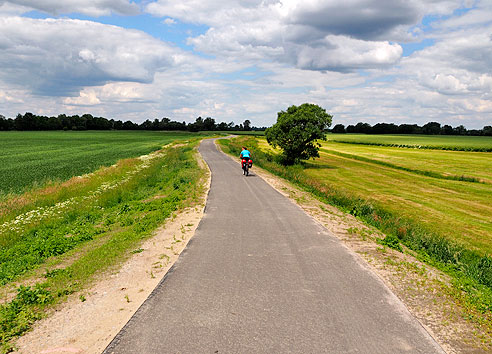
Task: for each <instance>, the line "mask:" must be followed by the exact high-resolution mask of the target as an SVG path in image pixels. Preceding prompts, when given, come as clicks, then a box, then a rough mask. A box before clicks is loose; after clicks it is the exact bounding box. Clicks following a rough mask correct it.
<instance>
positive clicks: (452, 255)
mask: <svg viewBox="0 0 492 354" xmlns="http://www.w3.org/2000/svg"><path fill="white" fill-rule="evenodd" d="M343 137H345V135H343ZM358 137H359V141H357V143H356V144H347V143H335V142H333V141H329V142H325V143H323V147H322V150H321V151H320V155H321V156H320V158H319V159H316V160H314V161H312V160H311V161H309V162H306V163H304V164H302V165H296V166H291V167H287V168H286V167H283V166H280V165H279V164H277V163H276V162H275V160H276V158H275V155H276V153H278V151H274V150H273V149H271V148H270V146H269V145H268V144H267V143H266V141H265V140H264V139H253V138H238V139H235V140H232V141H221V144H223V145H224V147H225V149H226V150H229V151H230V152H231V153H232V154H234V155H235V154H238V153H239V150H240V146H241V145H247V146H248V147H252V150H253V153H254V159H255V162H256V163H257V164H258V165H259V166H260V167H263V168H266V169H267V170H269V171H271V172H273V173H275V174H277V175H279V176H281V177H284V178H286V179H288V180H290V181H292V182H294V183H296V184H297V185H299V186H300V187H302V188H304V189H305V190H308V191H310V192H312V193H313V194H315V195H316V196H317V197H318V198H320V199H321V200H323V201H325V202H328V203H330V204H332V205H335V206H337V207H338V208H340V209H341V210H343V211H345V212H349V213H351V214H353V215H355V216H356V217H358V218H359V219H360V220H362V221H364V222H366V223H367V224H370V225H373V226H375V227H377V228H379V229H380V230H382V231H383V232H384V233H385V234H386V235H387V237H386V239H385V240H382V241H380V242H381V243H383V244H385V245H388V246H391V247H394V248H397V249H401V245H400V244H403V245H405V246H406V247H407V251H409V252H414V253H415V255H416V256H417V257H418V258H420V259H421V260H424V261H426V262H428V263H431V264H432V265H435V266H437V267H439V268H440V269H442V270H444V271H445V272H447V273H448V274H450V275H452V276H453V279H454V281H455V284H454V285H455V287H456V289H458V290H459V291H460V292H461V291H464V292H465V295H464V296H465V297H466V299H465V301H466V302H467V304H468V305H471V306H473V307H474V308H476V309H478V310H479V311H481V312H482V313H487V314H488V315H490V314H491V313H492V258H491V257H490V254H492V217H491V216H492V201H491V200H492V199H491V197H490V196H491V195H492V183H491V181H492V154H490V153H485V152H463V151H442V150H427V149H425V150H419V149H406V148H404V149H402V148H396V147H389V146H373V145H372V144H375V141H377V139H378V138H379V139H381V144H386V143H388V141H387V140H386V139H387V138H388V137H387V136H365V135H359V136H358ZM334 138H335V137H334V135H330V136H329V139H333V140H338V139H339V138H338V136H337V137H336V139H334ZM355 138H356V137H355V136H352V137H351V139H355ZM366 138H370V139H372V141H371V145H362V144H360V142H362V141H365V139H366ZM392 138H395V137H392ZM402 138H403V139H406V141H407V143H409V142H411V140H408V139H409V137H407V136H404V137H402ZM418 138H419V139H420V140H419V143H425V144H427V145H432V144H434V143H435V142H436V138H435V137H428V139H429V141H427V142H426V141H425V138H426V137H425V136H419V137H418ZM462 138H463V137H458V139H457V141H456V144H457V146H455V147H454V149H455V150H459V149H464V148H466V147H463V146H460V145H459V144H461V143H465V144H467V147H468V146H471V145H475V146H476V145H477V144H478V143H475V142H473V141H472V140H473V137H466V138H468V139H466V141H463V140H462ZM447 142H448V144H450V143H451V140H447ZM439 143H441V142H439ZM484 144H485V148H488V147H491V148H492V139H491V138H489V139H480V143H479V145H481V148H483V147H484ZM487 144H488V145H487ZM449 147H450V149H451V145H449ZM462 177H463V178H462ZM460 179H462V180H460ZM410 250H411V251H410ZM489 317H490V316H488V318H489Z"/></svg>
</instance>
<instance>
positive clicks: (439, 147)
mask: <svg viewBox="0 0 492 354" xmlns="http://www.w3.org/2000/svg"><path fill="white" fill-rule="evenodd" d="M330 141H333V142H335V143H340V144H356V145H373V146H388V147H398V148H406V149H428V150H451V151H477V152H492V147H486V146H483V147H479V146H448V145H418V144H398V143H382V142H370V141H354V140H343V139H330Z"/></svg>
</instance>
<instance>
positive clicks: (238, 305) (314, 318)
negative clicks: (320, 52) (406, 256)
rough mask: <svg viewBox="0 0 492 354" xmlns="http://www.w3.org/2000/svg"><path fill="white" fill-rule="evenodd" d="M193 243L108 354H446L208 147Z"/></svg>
mask: <svg viewBox="0 0 492 354" xmlns="http://www.w3.org/2000/svg"><path fill="white" fill-rule="evenodd" d="M200 152H201V154H202V155H203V157H204V158H205V160H206V162H207V163H208V164H209V166H210V169H211V170H212V186H211V189H210V194H209V197H208V201H207V207H206V209H205V216H204V218H203V219H202V221H201V223H200V225H199V227H198V229H197V232H196V234H195V236H194V237H193V239H192V240H191V241H192V242H190V244H189V245H188V247H187V248H186V250H185V251H184V252H183V254H182V255H181V256H180V258H179V260H178V261H177V262H176V263H175V265H174V266H173V268H172V269H171V271H170V272H168V274H167V275H166V276H165V277H164V278H163V280H162V281H161V282H160V284H159V285H158V286H157V288H156V289H155V290H154V292H153V293H152V294H151V296H150V297H149V298H148V299H147V300H146V302H145V303H144V304H143V305H142V306H141V307H140V309H139V310H138V311H137V313H136V314H135V315H134V316H133V317H132V319H131V320H130V321H129V322H128V323H127V324H126V326H125V327H124V328H123V329H122V330H121V332H120V333H119V334H118V335H117V336H116V337H115V339H114V340H113V341H112V342H111V343H110V345H109V346H108V347H107V348H106V350H105V353H146V354H147V353H149V354H150V353H442V352H443V351H442V349H441V348H440V347H439V345H438V344H437V343H436V342H435V341H434V340H433V339H432V337H431V336H430V335H429V334H428V333H427V332H426V331H425V329H424V328H423V327H422V326H421V325H420V324H419V322H418V321H417V320H415V319H414V318H413V317H412V315H411V314H410V313H409V312H408V311H407V309H406V308H405V307H404V305H403V304H402V303H401V302H400V301H399V300H398V298H397V297H396V296H394V295H393V294H392V293H391V292H390V291H389V290H388V288H387V287H386V286H385V285H384V284H383V283H382V282H381V281H380V280H379V278H377V276H375V275H374V274H373V273H372V272H371V271H370V270H368V268H367V267H366V266H365V265H364V264H363V262H362V261H361V260H360V259H359V258H358V257H357V256H356V255H354V254H353V253H352V252H351V251H349V250H348V249H347V248H346V247H345V246H343V245H342V244H341V242H340V241H338V240H337V239H336V238H335V237H334V236H332V235H330V234H329V232H328V231H327V230H326V229H324V228H323V227H322V226H320V225H319V224H317V223H316V222H315V221H314V220H313V219H311V218H310V217H309V216H307V215H306V214H305V213H304V212H303V211H302V210H301V209H300V208H299V207H298V206H296V205H294V204H293V203H292V202H290V201H289V200H288V199H287V198H285V197H284V196H282V195H281V194H280V193H278V192H277V191H276V190H274V189H273V188H272V187H270V186H269V185H268V184H267V183H266V182H264V181H263V180H262V179H261V178H260V177H257V176H255V175H254V166H253V169H252V170H251V174H250V176H248V177H245V176H243V175H242V171H241V168H240V166H239V164H238V163H235V162H234V161H232V160H231V159H230V158H229V157H227V156H225V155H224V154H222V153H220V152H218V151H217V150H216V147H215V145H214V143H213V141H212V140H205V141H204V142H203V143H202V144H201V146H200Z"/></svg>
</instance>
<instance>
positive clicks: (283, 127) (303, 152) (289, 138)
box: [265, 103, 332, 165]
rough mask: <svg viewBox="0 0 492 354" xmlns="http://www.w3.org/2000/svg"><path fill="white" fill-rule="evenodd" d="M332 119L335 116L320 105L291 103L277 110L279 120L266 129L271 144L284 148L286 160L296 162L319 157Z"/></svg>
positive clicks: (283, 153)
mask: <svg viewBox="0 0 492 354" xmlns="http://www.w3.org/2000/svg"><path fill="white" fill-rule="evenodd" d="M331 120H332V116H331V115H329V114H328V113H326V110H325V109H323V108H321V107H320V106H318V105H315V104H311V103H304V104H302V105H300V106H290V107H289V108H287V111H280V112H278V113H277V123H275V124H274V125H273V126H272V127H270V128H268V129H267V130H266V131H265V136H266V138H267V141H268V143H269V144H270V145H272V146H273V147H277V146H278V147H280V148H281V149H282V162H283V163H284V164H286V165H292V164H294V163H296V162H298V161H299V160H308V159H310V158H315V157H319V152H318V151H319V148H320V146H321V144H320V143H319V142H318V140H326V132H327V130H328V128H329V127H330V125H331Z"/></svg>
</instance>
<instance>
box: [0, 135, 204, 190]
mask: <svg viewBox="0 0 492 354" xmlns="http://www.w3.org/2000/svg"><path fill="white" fill-rule="evenodd" d="M195 135H196V134H195ZM195 135H193V134H191V133H181V132H148V131H87V132H72V131H67V132H61V131H55V132H0V151H1V152H2V153H1V154H0V176H2V178H0V196H1V195H2V194H6V193H10V192H14V193H19V192H21V191H24V190H26V189H29V188H31V187H33V186H36V185H42V184H44V183H45V182H47V181H51V180H66V179H68V178H70V177H73V176H78V175H82V174H86V173H89V172H92V171H94V170H96V169H97V168H99V167H101V166H110V165H112V164H114V163H115V162H116V161H118V160H119V159H123V158H129V157H135V156H139V155H143V154H147V153H149V152H151V151H154V150H157V149H159V148H161V147H162V146H163V145H166V144H168V143H170V142H171V141H174V140H176V139H188V138H189V137H192V136H195Z"/></svg>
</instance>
